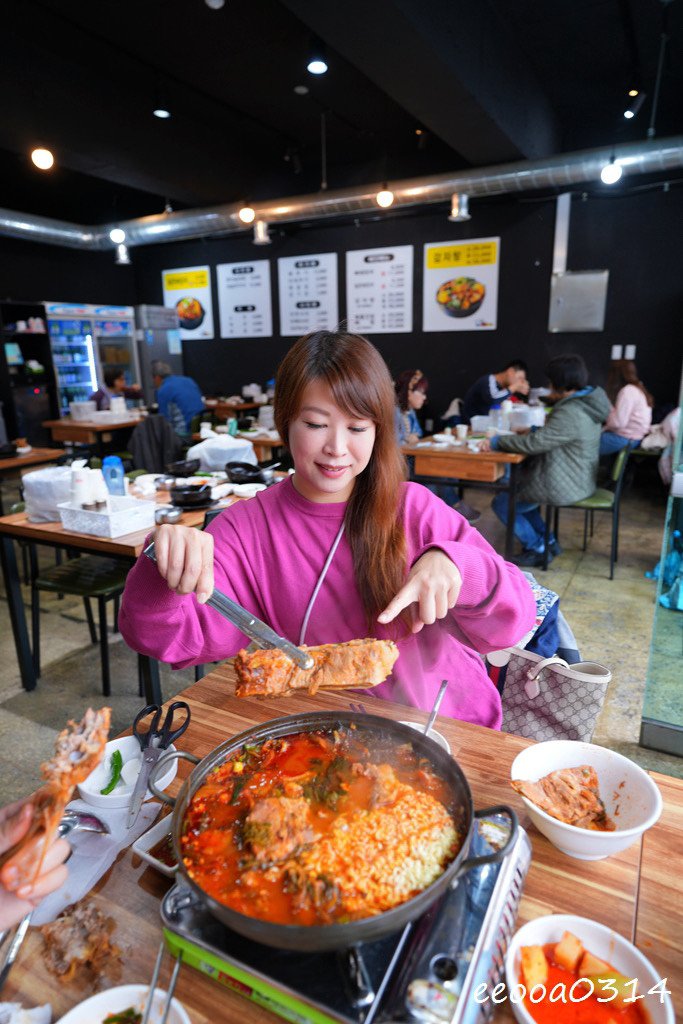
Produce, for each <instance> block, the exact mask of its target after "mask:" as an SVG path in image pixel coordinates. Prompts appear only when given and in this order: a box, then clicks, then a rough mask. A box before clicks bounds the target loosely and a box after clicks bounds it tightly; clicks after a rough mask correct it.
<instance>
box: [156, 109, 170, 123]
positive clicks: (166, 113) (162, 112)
mask: <svg viewBox="0 0 683 1024" xmlns="http://www.w3.org/2000/svg"><path fill="white" fill-rule="evenodd" d="M152 113H153V114H154V116H155V117H160V118H161V119H162V121H165V120H166V119H167V118H169V117H170V116H171V111H170V110H168V109H167V108H166V107H155V108H154V110H153V111H152Z"/></svg>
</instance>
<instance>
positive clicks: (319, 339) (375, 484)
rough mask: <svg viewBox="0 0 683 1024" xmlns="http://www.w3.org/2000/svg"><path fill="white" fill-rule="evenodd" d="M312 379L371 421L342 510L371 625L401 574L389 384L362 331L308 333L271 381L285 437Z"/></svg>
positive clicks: (400, 469)
mask: <svg viewBox="0 0 683 1024" xmlns="http://www.w3.org/2000/svg"><path fill="white" fill-rule="evenodd" d="M314 380H322V381H324V382H325V383H326V384H327V385H328V386H329V388H330V391H331V392H332V397H333V399H334V401H335V402H336V404H337V405H338V406H339V407H340V408H341V409H343V410H344V412H346V413H348V414H349V415H351V416H357V417H360V418H362V419H369V420H372V422H373V423H374V424H375V430H376V433H375V444H374V446H373V449H372V455H371V456H370V461H369V463H368V465H367V466H366V467H365V469H364V470H363V472H362V473H360V474H359V476H358V477H356V482H355V486H354V488H353V491H352V493H351V497H350V498H349V500H348V502H347V506H346V513H345V516H344V526H345V533H346V537H347V539H348V542H349V544H350V546H351V552H352V555H353V567H354V573H355V577H356V583H357V586H358V590H359V591H360V595H361V599H362V601H363V607H364V609H365V612H366V614H367V618H368V626H369V627H370V626H371V624H372V622H373V621H374V619H375V618H376V617H377V615H378V614H379V613H380V612H381V611H383V610H384V608H386V606H387V605H388V603H389V601H390V600H391V599H392V598H393V597H394V596H395V595H396V594H397V593H398V591H399V590H400V589H401V587H402V586H403V584H404V582H405V578H406V568H407V566H406V538H405V531H404V528H403V517H402V514H401V508H400V503H401V482H402V481H403V480H405V476H406V470H405V462H404V460H403V457H402V455H401V451H400V449H399V446H398V439H397V434H396V420H395V417H396V404H395V399H394V387H393V384H392V381H391V376H390V374H389V369H388V367H387V365H386V363H385V362H384V360H383V359H382V357H381V355H380V354H379V352H378V351H377V349H376V348H375V347H374V345H371V344H370V342H369V341H367V340H366V339H365V338H362V337H361V336H360V335H358V334H342V333H332V332H327V331H317V332H316V333H315V334H307V335H306V336H305V337H303V338H300V339H299V341H297V342H296V344H295V345H294V346H293V347H292V348H291V349H290V350H289V352H288V353H287V355H286V356H285V358H284V359H283V361H282V363H281V364H280V367H279V369H278V372H277V378H276V381H275V399H274V407H275V408H274V418H275V426H276V427H277V430H278V433H279V434H280V437H281V438H282V439H283V441H284V442H285V444H288V441H289V425H290V423H291V422H292V420H293V419H294V418H295V417H296V416H297V414H298V412H299V409H300V408H301V401H302V396H303V392H304V389H305V388H306V387H307V386H308V384H310V383H311V382H312V381H314Z"/></svg>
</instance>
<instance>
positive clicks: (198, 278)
mask: <svg viewBox="0 0 683 1024" xmlns="http://www.w3.org/2000/svg"><path fill="white" fill-rule="evenodd" d="M208 284H209V271H208V269H206V270H205V269H201V270H182V271H178V270H169V271H168V272H167V273H165V274H164V288H165V289H166V290H167V291H169V292H174V291H185V290H186V289H188V288H206V287H207V286H208Z"/></svg>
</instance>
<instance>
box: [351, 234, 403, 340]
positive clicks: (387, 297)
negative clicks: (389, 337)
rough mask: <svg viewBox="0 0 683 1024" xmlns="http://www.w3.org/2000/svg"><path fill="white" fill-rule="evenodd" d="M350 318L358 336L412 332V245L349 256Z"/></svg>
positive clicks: (353, 251)
mask: <svg viewBox="0 0 683 1024" xmlns="http://www.w3.org/2000/svg"><path fill="white" fill-rule="evenodd" d="M346 315H347V319H348V324H349V330H350V331H355V332H356V333H358V334H400V333H407V332H410V331H412V329H413V247H412V245H397V246H391V247H388V248H382V249H354V250H352V251H351V252H347V254H346Z"/></svg>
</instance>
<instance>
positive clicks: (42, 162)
mask: <svg viewBox="0 0 683 1024" xmlns="http://www.w3.org/2000/svg"><path fill="white" fill-rule="evenodd" d="M31 160H32V161H33V163H34V164H35V165H36V167H37V168H38V169H39V170H41V171H49V170H50V168H51V167H52V165H53V164H54V162H55V158H54V157H53V155H52V153H51V152H50V150H49V149H34V150H32V152H31Z"/></svg>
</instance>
